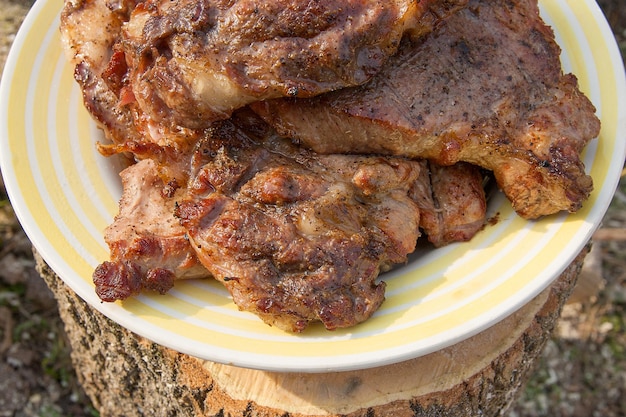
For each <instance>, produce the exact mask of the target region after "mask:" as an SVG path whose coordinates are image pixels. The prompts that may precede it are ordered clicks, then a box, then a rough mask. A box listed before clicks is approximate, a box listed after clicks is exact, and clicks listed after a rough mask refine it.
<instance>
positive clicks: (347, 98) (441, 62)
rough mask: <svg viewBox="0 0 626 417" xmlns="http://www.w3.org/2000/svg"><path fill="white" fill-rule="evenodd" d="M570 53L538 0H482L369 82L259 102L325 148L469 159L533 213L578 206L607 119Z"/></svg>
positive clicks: (296, 134) (280, 124) (289, 130)
mask: <svg viewBox="0 0 626 417" xmlns="http://www.w3.org/2000/svg"><path fill="white" fill-rule="evenodd" d="M559 53H560V49H559V47H558V46H557V44H556V43H555V41H554V37H553V33H552V31H551V29H550V28H548V27H547V26H546V25H545V24H544V22H543V21H542V20H541V18H540V16H539V14H538V8H537V2H536V1H535V0H517V1H508V0H507V1H505V0H472V1H471V2H470V4H469V5H468V7H467V8H466V9H464V10H461V11H460V12H458V13H456V14H453V15H452V16H450V17H449V18H448V19H446V20H445V21H443V22H442V24H441V25H440V26H439V27H437V28H436V29H435V31H434V32H432V33H431V34H430V35H428V36H427V37H426V38H425V39H424V40H423V41H421V42H417V43H410V42H405V43H404V44H403V45H402V47H401V49H400V51H399V53H398V54H397V55H395V56H394V57H392V58H391V59H390V61H389V63H388V65H386V66H385V67H384V68H383V70H382V71H381V72H380V73H379V74H378V75H377V76H376V77H375V78H374V79H373V80H372V81H371V82H370V83H368V84H366V85H364V86H361V87H356V88H350V89H343V90H341V91H337V92H333V93H328V94H325V95H323V96H319V97H315V98H312V99H300V100H296V99H277V100H270V101H267V102H264V103H257V104H254V105H253V108H254V109H255V110H256V111H257V112H258V113H259V114H261V115H262V116H263V117H264V118H265V119H266V120H267V121H269V122H270V123H271V124H272V125H273V126H275V127H276V128H277V129H278V130H279V131H280V132H281V133H282V134H284V135H286V136H290V137H293V138H296V139H297V140H298V141H299V142H300V143H302V144H304V145H306V146H308V147H310V148H312V149H313V150H315V151H317V152H320V153H383V154H390V155H402V156H408V157H416V158H428V159H430V160H433V161H436V162H438V163H439V164H442V165H449V164H453V163H455V162H457V161H466V162H470V163H472V164H475V165H478V166H481V167H484V168H487V169H489V170H492V171H493V172H494V174H495V177H496V180H497V182H498V185H499V186H500V187H501V188H502V190H503V191H504V193H505V194H506V196H507V197H508V198H509V199H510V200H511V201H512V203H513V207H514V209H515V210H516V211H517V212H518V213H519V214H520V215H521V216H523V217H525V218H537V217H540V216H543V215H548V214H552V213H555V212H558V211H561V210H568V211H576V210H577V209H579V208H580V206H581V204H582V201H584V200H585V199H586V198H587V197H588V196H589V193H590V191H591V189H592V180H591V178H590V177H589V176H588V175H586V174H585V170H584V166H583V163H582V162H581V160H580V157H579V153H580V152H581V151H582V149H583V147H584V146H585V145H586V144H587V142H588V141H589V140H590V139H592V138H594V137H596V136H597V135H598V132H599V128H600V123H599V120H598V118H597V117H596V116H595V114H594V112H595V109H594V107H593V105H592V104H591V102H590V101H589V100H588V99H587V98H586V97H585V96H584V95H583V94H582V93H581V92H580V91H579V90H578V86H577V81H576V78H575V77H574V76H573V75H563V74H562V71H561V64H560V61H559ZM338 138H340V139H339V140H338Z"/></svg>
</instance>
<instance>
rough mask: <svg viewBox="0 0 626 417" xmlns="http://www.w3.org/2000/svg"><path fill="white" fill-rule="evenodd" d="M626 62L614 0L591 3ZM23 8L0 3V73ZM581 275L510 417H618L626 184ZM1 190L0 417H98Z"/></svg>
mask: <svg viewBox="0 0 626 417" xmlns="http://www.w3.org/2000/svg"><path fill="white" fill-rule="evenodd" d="M599 4H600V6H601V7H602V8H603V10H604V12H605V15H606V16H607V20H608V21H609V23H610V24H611V27H612V28H613V30H614V33H615V36H616V39H617V40H618V44H619V45H620V48H621V50H622V54H623V55H624V56H626V53H625V52H626V8H625V7H624V6H623V0H599ZM30 5H31V0H0V9H2V16H0V69H1V68H2V67H3V64H4V59H5V58H6V54H7V52H8V50H9V47H10V44H11V42H12V40H13V36H14V33H15V31H16V29H17V27H18V26H19V22H21V19H22V18H23V16H24V15H25V13H26V12H27V11H28V9H29V7H30ZM594 242H595V243H594V246H593V252H592V253H593V254H592V255H591V256H590V257H589V258H588V268H587V275H586V276H585V279H584V280H581V282H580V283H579V285H578V287H577V291H576V292H575V294H574V295H573V296H572V298H571V300H570V302H569V303H568V305H567V306H566V307H565V309H564V311H563V314H562V318H561V321H560V323H559V325H558V328H557V329H556V331H555V333H554V336H553V337H552V339H551V340H550V341H549V343H548V345H547V347H546V349H545V352H544V354H543V356H542V358H541V360H540V361H539V363H538V364H537V369H536V371H535V372H534V374H533V377H532V379H531V381H530V382H529V384H528V386H527V387H526V390H525V391H524V392H523V394H522V395H521V397H520V398H519V400H518V401H517V403H516V405H515V407H514V408H513V410H512V411H511V413H510V415H511V417H530V416H533V417H539V416H550V417H561V416H572V417H592V416H601V417H617V416H626V402H625V401H624V400H623V398H625V395H626V178H623V179H622V182H621V184H620V186H619V188H618V190H617V193H616V195H615V198H614V200H613V203H612V205H611V207H610V209H609V211H608V212H607V214H606V216H605V218H604V222H603V224H602V227H601V229H600V230H599V231H598V232H597V233H596V235H595V236H594ZM34 266H35V263H34V260H33V256H32V251H31V245H30V242H29V241H28V239H27V238H26V236H25V235H24V232H23V231H22V229H21V228H20V225H19V223H18V222H17V220H16V218H15V215H14V213H13V211H12V209H11V205H10V203H9V201H8V199H7V197H6V193H5V192H4V186H3V184H0V417H5V416H6V417H26V416H41V417H53V416H76V417H83V416H97V415H98V412H97V411H96V410H95V409H94V408H93V407H92V406H91V403H90V402H89V399H88V398H87V397H86V396H85V394H84V392H83V391H82V389H81V387H80V385H79V384H78V382H77V379H76V375H75V373H74V370H73V368H72V366H71V360H70V356H69V354H70V348H69V346H68V343H67V341H66V338H65V334H64V331H63V327H62V322H61V320H60V319H59V317H58V314H57V309H56V303H55V300H54V298H53V296H52V294H51V292H50V291H49V290H48V288H47V287H46V286H45V284H44V282H43V281H42V280H41V278H40V277H39V276H38V274H37V272H36V271H35V269H34Z"/></svg>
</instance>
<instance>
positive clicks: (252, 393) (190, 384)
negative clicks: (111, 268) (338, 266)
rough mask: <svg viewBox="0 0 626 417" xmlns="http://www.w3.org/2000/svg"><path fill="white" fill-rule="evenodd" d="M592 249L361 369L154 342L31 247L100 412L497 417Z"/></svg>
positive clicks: (129, 415) (205, 416) (131, 416)
mask: <svg viewBox="0 0 626 417" xmlns="http://www.w3.org/2000/svg"><path fill="white" fill-rule="evenodd" d="M588 251H589V247H588V246H587V247H585V249H584V250H583V251H582V252H581V253H580V254H579V255H578V257H577V258H576V259H575V260H574V262H573V263H572V264H571V265H570V266H569V267H568V268H567V269H566V270H565V271H564V272H563V274H561V276H560V277H559V278H558V279H557V280H555V282H554V283H553V284H552V285H551V286H550V287H549V288H547V289H546V290H545V291H543V292H542V293H541V294H539V295H538V296H537V297H535V298H534V299H533V300H532V301H531V302H529V303H528V304H526V305H525V306H524V307H522V308H521V309H520V310H519V311H517V312H515V313H513V314H512V315H511V316H509V317H507V318H506V319H504V320H503V321H501V322H500V323H498V324H496V325H494V326H493V327H491V328H489V329H487V330H485V331H484V332H482V333H480V334H478V335H476V336H474V337H472V338H470V339H468V340H465V341H463V342H460V343H458V344H456V345H454V346H451V347H448V348H445V349H442V350H440V351H438V352H435V353H432V354H429V355H426V356H423V357H420V358H416V359H413V360H409V361H406V362H402V363H398V364H393V365H388V366H383V367H379V368H372V369H366V370H362V371H348V372H334V373H323V374H301V373H280V372H266V371H259V370H251V369H243V368H237V367H233V366H229V365H223V364H218V363H213V362H209V361H204V360H200V359H198V358H194V357H191V356H189V355H186V354H182V353H179V352H175V351H173V350H171V349H168V348H165V347H163V346H160V345H157V344H155V343H153V342H151V341H149V340H146V339H144V338H142V337H140V336H138V335H136V334H134V333H132V332H130V331H128V330H126V329H125V328H123V327H121V326H120V325H118V324H116V323H115V322H113V321H111V320H109V319H108V318H106V317H105V316H104V315H102V314H101V313H99V312H98V311H97V310H95V309H93V308H91V307H90V306H89V305H88V304H87V303H85V302H84V301H83V300H82V299H81V298H79V297H78V296H77V295H76V294H75V293H74V292H73V291H72V290H70V289H69V288H68V287H67V286H66V285H65V284H64V283H63V281H62V280H61V279H60V278H59V277H58V276H57V275H56V274H54V272H53V271H52V270H51V269H50V268H49V267H48V266H47V265H46V263H45V262H44V261H43V259H42V258H41V257H40V256H39V255H38V254H37V253H35V258H36V259H37V267H38V271H39V273H40V274H41V275H42V277H43V278H44V280H45V281H46V283H47V284H48V286H49V287H50V288H51V289H52V291H53V292H54V294H55V296H56V298H57V300H58V304H59V312H60V315H61V318H62V320H63V322H64V323H65V327H66V331H67V334H68V337H69V340H70V343H71V346H72V360H73V362H74V366H75V368H76V371H77V374H78V378H79V380H80V382H81V384H82V385H83V386H84V388H85V391H86V392H87V394H88V395H89V397H90V398H91V400H92V402H93V404H94V406H95V407H96V408H97V409H98V410H99V412H100V415H101V416H102V417H109V416H111V417H120V416H125V417H135V416H200V417H209V416H215V417H230V416H233V417H234V416H242V417H244V416H245V417H269V416H281V417H313V416H315V417H321V416H347V417H376V416H380V417H387V416H394V417H395V416H398V417H404V416H407V417H408V416H455V417H459V416H461V417H462V416H468V417H469V416H472V417H473V416H502V415H505V414H506V411H507V409H508V408H509V407H510V405H511V404H512V403H513V402H514V401H515V399H516V397H517V395H518V394H519V392H520V390H521V388H522V387H523V386H524V384H525V382H526V381H527V379H528V378H529V376H530V374H531V372H532V370H533V368H534V365H535V363H536V360H537V358H538V356H539V355H540V353H541V351H542V350H543V347H544V345H545V343H546V341H547V340H548V339H549V337H550V334H551V332H552V330H553V328H554V326H555V324H556V322H557V320H558V317H559V314H560V312H561V308H562V306H563V304H564V303H565V302H566V300H567V298H568V296H569V295H570V293H571V291H572V289H573V287H574V285H575V283H576V279H577V277H578V274H579V272H580V270H581V267H582V264H583V260H584V257H585V255H586V254H587V252H588Z"/></svg>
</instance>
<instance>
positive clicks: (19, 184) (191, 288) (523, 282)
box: [0, 0, 626, 372]
mask: <svg viewBox="0 0 626 417" xmlns="http://www.w3.org/2000/svg"><path fill="white" fill-rule="evenodd" d="M540 4H541V12H542V15H543V17H544V19H545V20H546V22H547V23H548V24H550V25H551V26H552V27H553V28H554V29H555V32H556V36H557V42H558V43H559V44H560V45H561V46H562V48H563V54H562V62H563V66H564V68H565V70H566V71H567V72H573V73H575V74H576V75H577V76H578V78H579V81H580V86H581V89H582V90H583V91H584V92H585V93H586V94H587V95H588V97H590V99H591V100H592V101H593V103H594V104H595V105H596V107H597V110H598V115H599V117H600V118H601V120H602V132H601V135H600V138H599V140H594V141H592V143H590V144H589V146H588V147H587V148H586V149H585V151H584V154H583V158H584V162H585V165H586V167H587V170H588V172H589V173H590V174H591V175H592V177H593V178H594V183H595V187H596V189H595V191H594V192H593V194H592V195H591V197H590V199H589V200H588V201H587V202H586V203H585V204H584V207H583V208H582V209H581V210H580V211H579V212H577V213H575V214H571V215H568V214H559V215H555V216H550V217H549V218H545V219H542V220H539V221H525V220H522V219H521V218H519V217H518V216H517V215H516V214H515V213H514V212H513V211H512V209H511V206H510V204H509V203H508V201H507V200H506V199H505V198H504V197H503V196H502V195H501V194H496V195H495V196H494V197H493V198H492V199H491V200H490V201H489V215H490V216H492V215H495V214H496V213H498V218H499V221H498V222H497V223H496V224H495V225H492V226H488V227H487V228H486V229H485V230H484V231H482V232H481V233H479V234H478V235H477V236H476V237H475V238H474V239H473V240H472V241H471V242H469V243H462V244H453V245H450V246H448V247H445V248H441V249H437V250H427V251H423V252H421V253H419V256H415V257H413V258H412V260H411V261H410V262H409V263H408V264H407V265H406V266H403V267H402V268H399V269H397V270H394V271H393V272H391V273H387V274H385V275H384V276H383V279H384V280H385V281H386V282H387V293H386V296H387V298H386V301H385V302H384V303H383V305H382V307H381V308H380V310H379V311H377V312H376V314H375V315H374V316H373V317H372V318H371V319H370V320H368V321H367V322H365V323H363V324H360V325H358V326H355V327H353V328H350V329H345V330H336V331H333V332H329V331H326V330H324V329H323V328H322V327H321V326H315V325H314V326H312V328H310V329H309V330H307V331H306V332H305V333H304V334H302V335H292V334H288V333H285V332H283V331H281V330H278V329H275V328H272V327H269V326H267V325H265V324H264V323H262V322H261V321H260V320H259V319H258V318H257V317H256V316H254V315H252V314H250V313H246V312H241V311H239V310H238V309H237V307H236V306H235V305H234V304H233V303H232V300H231V299H230V297H229V294H228V292H227V291H226V290H225V289H224V287H223V286H222V285H221V284H219V283H217V282H215V281H212V280H203V281H185V282H178V283H177V284H176V286H175V287H174V288H173V289H172V290H171V291H170V292H169V293H168V294H167V295H164V296H161V295H140V296H138V297H136V298H134V299H132V300H127V301H124V302H117V303H102V302H101V301H100V300H99V298H98V297H97V296H96V294H95V292H94V287H93V284H92V280H91V274H92V272H93V270H94V268H95V267H96V266H97V265H98V264H99V263H101V262H102V261H104V260H106V259H108V249H107V246H106V244H105V242H104V240H103V236H102V232H103V229H104V228H105V227H106V226H107V225H108V224H110V223H111V222H112V220H113V217H114V215H115V213H116V212H117V201H118V199H119V197H120V195H121V185H120V180H119V178H118V172H119V169H120V166H119V164H118V163H117V161H116V160H115V159H107V158H104V157H102V156H100V155H99V154H98V153H97V151H96V150H95V147H94V143H95V141H97V140H99V139H101V138H102V136H101V133H100V132H99V130H98V129H97V128H96V127H95V124H94V123H93V122H92V121H91V118H90V117H89V115H88V114H87V112H86V110H85V109H84V108H83V105H82V98H81V93H80V90H79V88H78V86H77V84H76V83H75V82H74V80H73V77H72V73H73V71H72V68H71V67H70V66H69V64H68V62H67V61H66V59H65V57H64V55H63V51H62V48H61V44H60V36H59V30H58V26H59V13H60V8H61V2H60V1H58V0H57V1H53V0H39V1H37V2H36V4H35V5H34V7H33V9H32V10H31V12H30V13H29V15H28V16H27V18H26V20H25V21H24V23H23V26H22V28H21V29H20V31H19V33H18V35H17V37H16V39H15V42H14V45H13V48H12V50H11V52H10V55H9V57H8V60H7V64H6V68H5V71H4V74H3V77H2V85H1V87H0V118H1V119H0V136H1V138H0V140H1V144H0V146H1V147H0V149H1V155H0V163H1V167H2V172H3V174H4V176H5V184H6V188H7V191H8V193H9V197H10V199H11V203H12V205H13V207H14V209H15V211H16V213H17V216H18V218H19V220H20V222H21V224H22V226H23V228H24V230H25V232H26V233H27V235H28V237H29V238H30V239H31V241H32V243H33V245H34V246H35V248H36V249H37V251H38V252H39V253H40V254H41V255H42V256H43V258H44V259H45V261H46V262H47V263H48V264H49V265H50V266H51V267H52V269H53V270H54V271H55V272H56V273H57V274H58V275H59V276H60V277H61V278H62V279H63V280H64V281H65V283H67V285H68V286H70V287H71V288H72V289H73V290H74V291H75V292H76V293H77V294H78V295H80V296H81V297H82V298H83V299H84V300H86V301H87V302H88V303H90V304H91V305H92V306H93V307H94V308H96V309H97V310H99V311H101V312H102V313H104V314H105V315H106V316H108V317H110V318H111V319H113V320H114V321H116V322H117V323H119V324H121V325H122V326H124V327H126V328H128V329H129V330H131V331H133V332H136V333H138V334H139V335H142V336H144V337H146V338H148V339H150V340H153V341H155V342H157V343H159V344H162V345H164V346H167V347H170V348H172V349H175V350H177V351H179V352H183V353H186V354H190V355H192V356H196V357H199V358H201V359H205V360H210V361H214V362H220V363H227V364H233V365H236V366H241V367H249V368H255V369H264V370H272V371H293V372H296V371H297V372H328V371H341V370H355V369H364V368H370V367H376V366H381V365H386V364H390V363H394V362H399V361H402V360H407V359H411V358H414V357H418V356H421V355H425V354H427V353H430V352H433V351H435V350H438V349H441V348H443V347H446V346H449V345H451V344H454V343H457V342H459V341H462V340H464V339H466V338H468V337H470V336H472V335H474V334H476V333H478V332H480V331H482V330H484V329H486V328H487V327H489V326H491V325H493V324H494V323H496V322H498V321H500V320H502V319H503V318H504V317H506V316H507V315H509V314H510V313H512V312H514V311H515V310H517V309H518V308H519V307H521V306H522V305H524V304H525V303H526V302H528V301H529V300H530V299H532V298H533V297H534V296H536V295H537V294H539V293H540V292H541V291H542V290H543V289H544V288H546V287H547V286H548V285H549V284H550V283H551V282H552V281H553V280H554V279H555V278H556V277H557V276H558V275H559V274H560V273H561V272H562V271H563V270H564V269H565V267H566V266H567V265H568V264H569V263H570V262H571V261H572V260H573V259H574V257H575V256H576V255H577V254H578V253H579V251H580V250H581V249H582V248H583V246H584V245H585V243H586V242H587V241H588V240H589V238H590V237H591V235H592V233H593V232H594V230H595V229H596V228H597V227H598V225H599V223H600V221H601V220H602V217H603V215H604V213H605V211H606V209H607V207H608V205H609V203H610V201H611V198H612V196H613V193H614V191H615V187H616V186H617V182H618V180H619V176H620V172H621V169H622V165H623V162H624V152H625V149H624V148H625V146H624V144H625V141H624V139H625V137H626V103H625V100H626V85H625V80H624V67H623V64H622V61H621V57H620V54H619V51H618V49H617V46H616V44H615V40H614V38H613V34H612V33H611V30H610V28H609V26H608V24H607V23H606V21H605V19H604V16H603V14H602V12H601V11H600V9H599V8H598V6H597V5H596V3H595V2H594V1H592V0H570V1H567V0H542V1H541V2H540Z"/></svg>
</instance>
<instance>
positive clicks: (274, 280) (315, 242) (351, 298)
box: [175, 121, 420, 332]
mask: <svg viewBox="0 0 626 417" xmlns="http://www.w3.org/2000/svg"><path fill="white" fill-rule="evenodd" d="M239 129H240V127H238V126H235V125H233V124H232V122H231V121H228V122H224V123H222V124H221V125H220V126H219V127H218V128H214V131H213V136H212V138H211V140H207V141H206V142H205V143H203V144H201V146H200V147H199V149H198V151H197V155H198V158H199V159H198V160H196V161H195V162H194V165H195V166H196V167H197V169H196V170H195V173H194V174H193V175H192V177H191V180H190V185H189V187H188V188H187V193H188V194H187V197H186V198H184V199H181V200H179V202H178V205H177V208H176V210H175V213H176V216H177V217H179V218H180V220H181V224H182V226H183V227H184V228H185V229H186V230H187V232H188V236H189V240H190V242H191V246H192V247H193V248H194V250H195V251H196V253H197V256H198V258H199V259H200V260H201V261H202V263H203V264H204V265H205V267H206V268H207V269H208V270H209V271H210V272H211V273H212V274H213V276H214V277H215V278H217V279H218V280H220V281H221V282H223V283H224V285H225V286H226V288H228V290H229V291H230V293H231V294H232V296H233V301H234V302H235V303H236V304H237V305H238V306H239V308H241V309H243V310H246V311H251V312H253V313H255V314H257V315H258V316H259V317H261V318H262V319H263V320H264V321H265V322H267V323H268V324H271V325H273V326H277V327H279V328H281V329H285V330H288V331H294V332H300V331H302V330H304V328H305V327H306V326H307V325H308V324H309V323H310V322H312V321H321V322H322V323H323V324H324V326H326V328H328V329H335V328H340V327H348V326H352V325H355V324H357V323H359V322H362V321H363V320H365V319H367V318H368V317H369V316H370V315H371V314H372V313H373V312H374V311H376V310H377V309H378V307H379V306H380V304H381V302H382V301H383V299H384V288H385V284H384V283H382V282H376V279H377V277H378V275H379V273H380V272H381V271H385V270H387V269H389V268H390V267H391V265H392V264H395V263H402V262H405V261H406V259H407V255H408V254H409V253H410V252H412V251H413V250H414V248H415V244H416V241H417V238H418V236H419V209H418V208H417V206H416V204H415V202H414V201H413V200H412V199H411V197H410V196H409V191H410V188H411V184H412V183H413V182H415V181H416V180H417V178H418V176H419V172H420V167H419V163H417V162H413V161H408V160H404V159H398V158H382V157H358V156H344V155H331V156H317V155H315V154H313V153H311V152H308V151H305V150H302V149H300V148H297V147H296V146H294V145H293V144H291V143H290V141H288V140H286V139H284V138H280V137H278V136H275V135H274V136H264V137H259V136H256V137H255V136H251V137H250V138H249V140H243V138H244V136H243V135H241V133H239V134H236V135H233V131H236V130H239ZM219 137H225V138H227V139H226V140H225V141H224V142H220V141H219V140H216V138H219ZM233 137H238V138H239V139H240V140H237V141H236V143H235V144H234V145H233Z"/></svg>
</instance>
